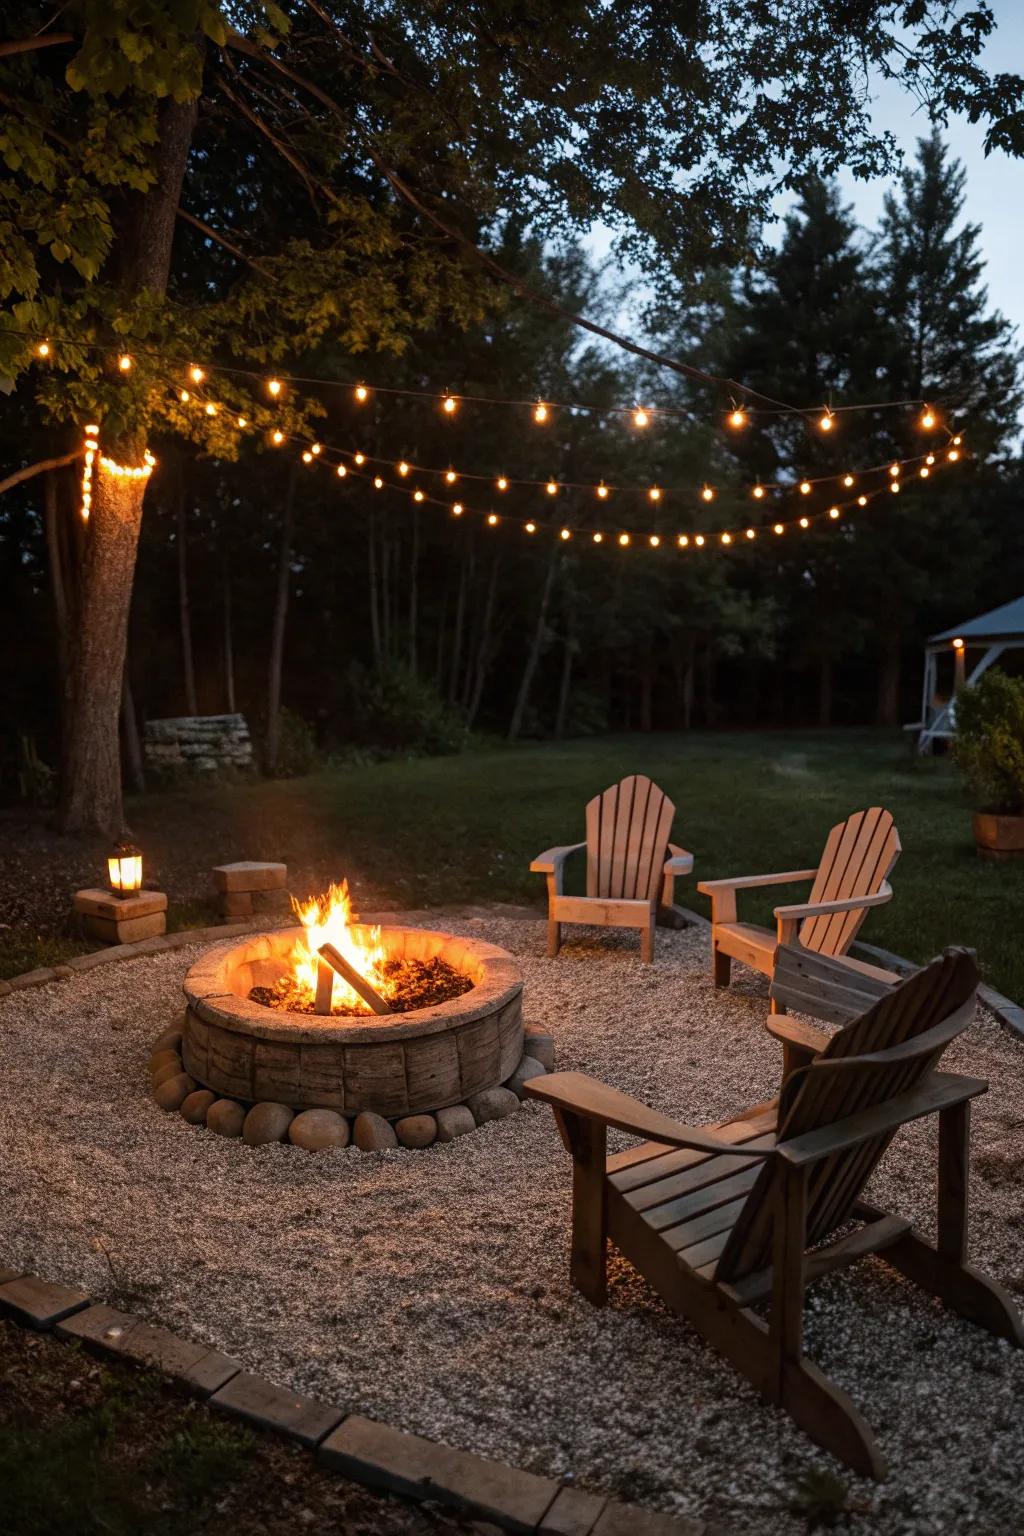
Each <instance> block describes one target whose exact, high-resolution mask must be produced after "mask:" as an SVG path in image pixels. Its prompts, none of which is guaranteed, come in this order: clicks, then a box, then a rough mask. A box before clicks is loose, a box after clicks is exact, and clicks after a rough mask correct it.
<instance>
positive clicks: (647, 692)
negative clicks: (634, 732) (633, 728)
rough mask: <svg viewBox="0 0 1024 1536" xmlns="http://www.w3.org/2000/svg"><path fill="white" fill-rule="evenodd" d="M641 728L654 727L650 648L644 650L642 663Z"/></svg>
mask: <svg viewBox="0 0 1024 1536" xmlns="http://www.w3.org/2000/svg"><path fill="white" fill-rule="evenodd" d="M640 729H641V730H642V731H653V729H654V663H653V661H652V659H651V652H650V649H647V650H645V651H644V654H643V659H642V661H641V663H640Z"/></svg>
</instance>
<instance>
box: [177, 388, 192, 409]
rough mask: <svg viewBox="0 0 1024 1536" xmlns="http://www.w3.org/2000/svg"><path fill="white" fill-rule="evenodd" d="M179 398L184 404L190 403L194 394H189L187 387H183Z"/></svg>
mask: <svg viewBox="0 0 1024 1536" xmlns="http://www.w3.org/2000/svg"><path fill="white" fill-rule="evenodd" d="M178 399H179V400H180V401H181V403H182V405H188V402H189V401H190V400H191V399H192V396H191V395H190V394H189V392H188V390H187V389H183V390H182V391H181V393H180V394H179V396H178Z"/></svg>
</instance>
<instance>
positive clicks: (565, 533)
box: [559, 528, 572, 539]
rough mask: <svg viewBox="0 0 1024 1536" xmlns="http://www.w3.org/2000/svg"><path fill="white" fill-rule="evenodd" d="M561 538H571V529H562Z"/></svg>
mask: <svg viewBox="0 0 1024 1536" xmlns="http://www.w3.org/2000/svg"><path fill="white" fill-rule="evenodd" d="M559 538H561V539H571V538H572V533H571V532H570V531H569V529H568V528H563V529H562V530H561V532H560V534H559Z"/></svg>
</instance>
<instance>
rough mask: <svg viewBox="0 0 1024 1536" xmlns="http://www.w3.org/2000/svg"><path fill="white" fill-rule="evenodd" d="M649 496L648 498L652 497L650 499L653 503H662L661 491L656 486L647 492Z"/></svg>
mask: <svg viewBox="0 0 1024 1536" xmlns="http://www.w3.org/2000/svg"><path fill="white" fill-rule="evenodd" d="M647 494H648V496H649V497H650V499H651V500H652V501H660V500H661V492H660V491H659V489H658V487H657V486H656V485H652V486H651V488H650V490H649V491H648V492H647Z"/></svg>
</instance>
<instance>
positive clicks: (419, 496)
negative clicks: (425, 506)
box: [412, 491, 423, 501]
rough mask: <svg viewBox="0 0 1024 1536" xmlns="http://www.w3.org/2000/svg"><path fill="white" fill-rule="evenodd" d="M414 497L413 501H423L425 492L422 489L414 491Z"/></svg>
mask: <svg viewBox="0 0 1024 1536" xmlns="http://www.w3.org/2000/svg"><path fill="white" fill-rule="evenodd" d="M412 499H413V501H422V500H423V492H422V491H413V493H412Z"/></svg>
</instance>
